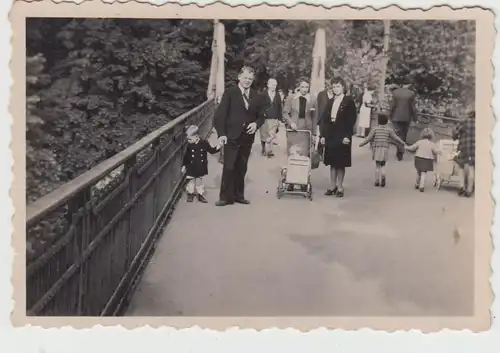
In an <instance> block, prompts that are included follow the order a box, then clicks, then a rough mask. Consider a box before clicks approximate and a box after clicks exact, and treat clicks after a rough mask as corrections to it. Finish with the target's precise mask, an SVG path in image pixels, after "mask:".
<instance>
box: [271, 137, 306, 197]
mask: <svg viewBox="0 0 500 353" xmlns="http://www.w3.org/2000/svg"><path fill="white" fill-rule="evenodd" d="M286 144H287V148H286V152H285V155H286V166H285V167H283V168H281V175H280V179H279V181H278V188H277V191H276V197H277V198H278V199H279V198H281V196H283V194H285V193H288V194H302V195H304V196H305V197H307V198H308V199H309V200H311V201H312V199H313V192H312V185H311V158H312V153H313V151H314V148H313V141H312V134H311V132H310V131H309V130H289V129H287V130H286ZM297 187H298V189H296V188H297Z"/></svg>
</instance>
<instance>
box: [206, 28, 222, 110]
mask: <svg viewBox="0 0 500 353" xmlns="http://www.w3.org/2000/svg"><path fill="white" fill-rule="evenodd" d="M213 36H214V37H213V41H212V63H211V66H210V79H209V82H208V90H207V98H209V99H211V98H215V100H216V102H219V101H220V99H221V97H222V94H223V93H224V85H225V82H224V75H225V73H224V65H225V60H224V56H225V53H226V41H225V29H224V24H222V23H221V22H220V21H219V20H214V34H213Z"/></svg>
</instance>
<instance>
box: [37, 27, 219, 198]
mask: <svg viewBox="0 0 500 353" xmlns="http://www.w3.org/2000/svg"><path fill="white" fill-rule="evenodd" d="M27 29H28V32H27V47H28V56H32V57H33V58H32V59H30V60H29V61H28V63H27V70H28V77H27V79H28V82H27V86H28V88H29V90H30V92H28V95H29V97H28V98H29V99H28V100H27V104H28V107H27V108H28V123H27V139H28V151H27V173H28V175H27V190H28V192H27V197H28V200H33V199H35V198H37V197H39V196H41V195H43V194H45V193H47V192H48V191H50V190H51V189H53V188H54V187H56V186H58V185H59V184H60V183H62V182H66V181H68V180H71V179H73V178H75V177H76V176H77V175H79V174H81V173H82V172H85V171H87V170H88V169H90V168H91V167H93V166H94V165H96V164H97V163H99V162H101V161H102V160H104V159H106V158H109V157H110V156H112V155H113V154H115V153H117V152H119V151H121V150H123V149H124V148H125V147H127V146H129V145H130V144H131V143H133V142H135V141H137V140H138V139H139V138H141V137H143V136H145V135H146V134H147V133H149V132H151V131H153V130H154V129H156V128H158V127H159V126H161V125H163V124H165V123H166V122H168V121H169V120H171V119H172V118H175V117H177V116H178V115H180V114H182V113H184V112H186V111H187V110H189V109H191V108H193V107H195V106H196V105H199V104H201V103H202V102H203V101H204V100H205V99H206V93H205V92H206V86H207V83H208V72H207V65H208V64H207V63H209V60H210V57H211V36H212V27H211V22H210V21H196V22H195V21H190V20H183V21H171V20H166V21H163V20H162V21H160V20H121V19H71V20H67V19H50V20H46V19H29V20H28V23H27ZM42 65H45V67H43V66H42ZM43 69H45V70H43ZM42 73H43V75H42ZM39 76H40V77H43V78H44V80H43V82H37V81H41V80H37V79H36V78H37V77H39ZM34 78H35V79H34ZM35 85H36V87H35ZM31 87H32V89H30V88H31ZM35 88H36V90H35ZM35 103H36V104H35Z"/></svg>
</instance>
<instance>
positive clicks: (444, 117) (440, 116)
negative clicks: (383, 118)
mask: <svg viewBox="0 0 500 353" xmlns="http://www.w3.org/2000/svg"><path fill="white" fill-rule="evenodd" d="M371 107H372V108H375V107H377V106H376V105H371ZM381 111H385V112H387V113H389V112H390V111H391V109H390V108H388V107H387V106H383V107H382V108H381ZM417 116H422V117H426V118H431V119H440V120H448V121H454V122H459V121H460V119H459V118H452V117H448V116H444V115H434V114H428V113H420V112H418V113H417Z"/></svg>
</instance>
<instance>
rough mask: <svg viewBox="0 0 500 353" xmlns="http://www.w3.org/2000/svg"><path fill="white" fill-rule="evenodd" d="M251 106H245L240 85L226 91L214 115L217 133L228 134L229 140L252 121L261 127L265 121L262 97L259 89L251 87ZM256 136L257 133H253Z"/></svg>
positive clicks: (243, 131)
mask: <svg viewBox="0 0 500 353" xmlns="http://www.w3.org/2000/svg"><path fill="white" fill-rule="evenodd" d="M249 103H250V104H249V106H248V109H247V108H246V107H245V102H244V100H243V93H242V92H241V90H240V88H239V87H238V86H234V87H230V88H228V89H227V90H225V91H224V94H223V95H222V99H221V101H220V103H219V105H218V106H217V109H216V111H215V115H214V126H215V130H216V131H217V135H218V136H219V137H220V136H226V137H227V138H228V140H236V139H237V138H239V137H240V136H241V135H242V134H243V133H245V134H246V129H247V127H248V125H249V124H250V123H256V124H257V129H259V128H260V127H261V126H262V124H263V123H264V111H263V104H262V98H261V97H260V96H259V94H258V93H257V91H255V90H253V89H250V94H249ZM252 136H253V137H255V134H253V135H252Z"/></svg>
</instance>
